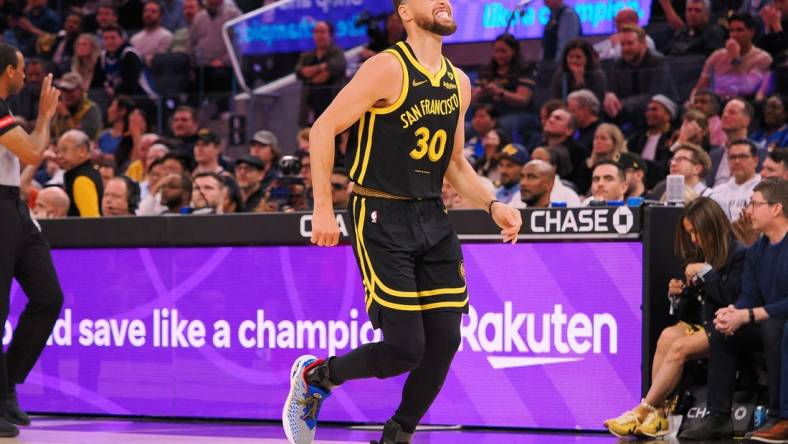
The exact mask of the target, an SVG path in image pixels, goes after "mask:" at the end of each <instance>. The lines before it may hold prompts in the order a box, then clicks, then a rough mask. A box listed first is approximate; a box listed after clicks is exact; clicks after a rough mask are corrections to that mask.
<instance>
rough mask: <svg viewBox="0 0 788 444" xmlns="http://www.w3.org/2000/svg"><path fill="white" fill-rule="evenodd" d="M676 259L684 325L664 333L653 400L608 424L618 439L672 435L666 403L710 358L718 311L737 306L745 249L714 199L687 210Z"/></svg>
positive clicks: (674, 290)
mask: <svg viewBox="0 0 788 444" xmlns="http://www.w3.org/2000/svg"><path fill="white" fill-rule="evenodd" d="M674 249H675V253H676V256H678V257H679V258H681V261H682V264H683V265H684V279H671V280H670V283H669V284H668V296H669V297H670V298H671V303H672V305H674V306H675V305H676V302H678V303H679V306H680V309H679V313H678V319H679V322H678V323H676V324H675V325H672V326H670V327H668V328H666V329H665V330H663V331H662V334H661V335H660V337H659V341H658V342H657V351H656V353H655V355H654V360H653V369H652V378H653V379H652V383H651V388H650V389H649V392H648V394H647V395H646V397H645V398H644V399H643V401H642V402H641V403H640V405H639V406H637V407H635V408H634V409H632V410H630V411H628V412H625V413H624V414H622V415H621V416H619V417H618V418H613V419H609V420H607V421H605V427H607V429H608V430H609V431H610V432H611V433H613V434H614V435H616V436H625V435H632V434H638V435H645V436H650V437H658V436H663V435H666V434H667V433H668V429H669V427H668V420H667V415H666V412H665V409H664V403H665V400H666V399H667V397H668V396H669V395H670V393H671V392H672V391H673V390H674V389H675V388H676V386H677V385H678V383H679V381H680V380H681V374H682V371H683V369H684V363H685V362H687V361H688V360H690V359H698V358H702V357H706V356H707V355H708V352H709V339H708V336H707V335H706V331H711V330H712V329H713V328H714V325H712V322H713V320H714V313H715V311H717V309H719V308H722V307H726V306H728V305H730V304H733V303H734V302H736V298H737V297H738V295H739V290H740V287H741V285H740V283H741V272H742V269H743V268H744V256H745V251H746V248H745V247H744V245H742V244H740V243H739V242H737V241H736V239H735V238H734V236H733V231H732V229H731V225H730V222H729V221H728V218H727V217H726V216H725V213H723V211H722V209H721V208H720V206H719V205H718V204H717V203H716V202H714V201H713V200H712V199H710V198H707V197H701V198H699V199H696V200H694V201H692V202H691V203H690V204H689V205H687V207H686V208H685V209H684V211H683V213H682V216H681V224H680V225H679V226H678V227H676V240H675V244H674Z"/></svg>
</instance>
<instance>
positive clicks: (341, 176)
mask: <svg viewBox="0 0 788 444" xmlns="http://www.w3.org/2000/svg"><path fill="white" fill-rule="evenodd" d="M350 191H351V190H350V179H349V178H348V177H347V173H346V172H345V169H344V168H334V171H332V172H331V203H332V204H333V205H334V209H335V210H344V209H346V208H347V206H348V202H350Z"/></svg>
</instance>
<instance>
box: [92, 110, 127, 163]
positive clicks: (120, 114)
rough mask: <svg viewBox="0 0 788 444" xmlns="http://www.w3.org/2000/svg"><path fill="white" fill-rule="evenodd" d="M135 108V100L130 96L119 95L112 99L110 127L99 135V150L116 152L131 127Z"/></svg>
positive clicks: (108, 115) (108, 112)
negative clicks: (130, 121)
mask: <svg viewBox="0 0 788 444" xmlns="http://www.w3.org/2000/svg"><path fill="white" fill-rule="evenodd" d="M133 110H134V101H133V100H131V98H129V97H128V96H118V97H115V98H114V99H112V102H110V104H109V107H108V108H107V123H108V124H109V128H107V129H105V130H104V131H102V132H101V134H99V136H98V140H97V141H96V143H97V144H98V148H99V151H101V152H102V153H104V154H115V153H116V152H117V151H118V148H119V147H120V144H121V141H122V140H123V138H124V137H125V136H126V135H127V132H128V129H129V117H130V116H131V112H132V111H133Z"/></svg>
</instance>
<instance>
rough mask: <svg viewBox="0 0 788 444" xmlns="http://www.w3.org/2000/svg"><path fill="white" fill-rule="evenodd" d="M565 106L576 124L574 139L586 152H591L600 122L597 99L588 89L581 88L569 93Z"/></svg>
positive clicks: (599, 109)
mask: <svg viewBox="0 0 788 444" xmlns="http://www.w3.org/2000/svg"><path fill="white" fill-rule="evenodd" d="M567 108H568V109H569V114H571V115H572V118H573V119H574V120H575V124H576V125H577V131H576V132H575V135H574V139H575V140H576V141H577V144H578V145H580V146H581V147H583V149H584V150H585V151H586V152H591V149H592V147H593V144H594V134H595V133H596V130H597V128H599V125H601V124H602V121H601V120H600V119H599V113H600V112H601V111H602V107H601V105H600V103H599V100H597V97H596V96H595V95H594V93H593V92H591V91H590V90H587V89H581V90H578V91H575V92H573V93H571V94H569V96H568V97H567Z"/></svg>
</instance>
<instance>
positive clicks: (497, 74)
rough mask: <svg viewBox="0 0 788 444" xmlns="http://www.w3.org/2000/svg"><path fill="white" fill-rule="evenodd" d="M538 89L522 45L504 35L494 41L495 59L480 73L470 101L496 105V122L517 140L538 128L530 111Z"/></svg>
mask: <svg viewBox="0 0 788 444" xmlns="http://www.w3.org/2000/svg"><path fill="white" fill-rule="evenodd" d="M535 86H536V83H535V81H534V68H533V66H530V65H526V64H525V63H524V62H523V60H522V56H521V55H520V43H519V42H518V41H517V39H515V38H514V36H513V35H511V34H502V35H499V36H498V37H497V38H496V39H495V41H494V42H493V55H492V60H490V63H488V64H487V65H486V66H485V67H484V68H482V70H481V73H479V79H478V80H477V82H476V85H475V86H474V88H473V96H472V99H471V100H472V103H488V104H490V105H492V106H494V107H495V108H496V109H497V111H498V115H497V116H495V120H496V121H497V123H498V124H499V125H500V126H501V127H502V128H503V129H504V131H506V133H507V136H508V137H509V138H511V139H512V140H515V141H517V138H518V137H519V135H520V133H521V132H530V131H533V130H534V129H536V127H537V124H536V118H535V116H533V115H532V113H530V112H529V111H530V110H531V100H532V98H533V94H534V88H535Z"/></svg>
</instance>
